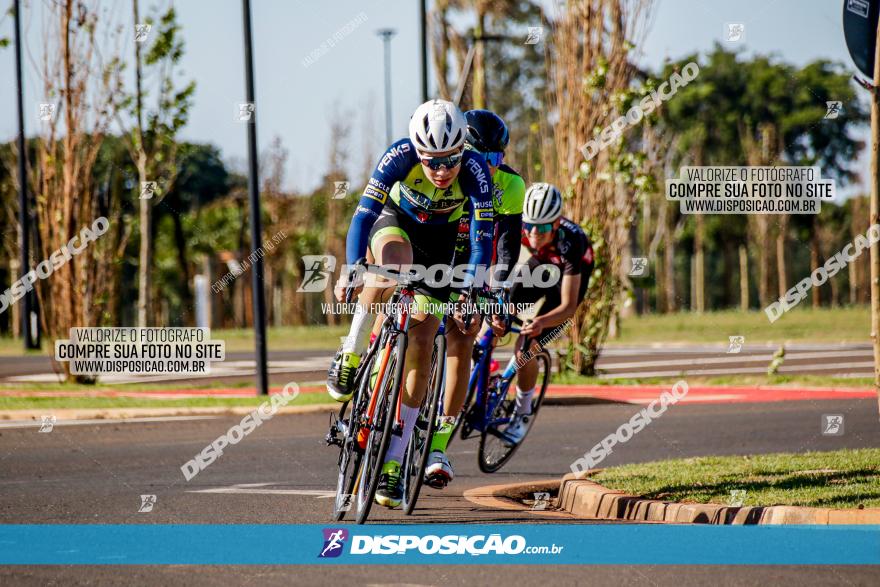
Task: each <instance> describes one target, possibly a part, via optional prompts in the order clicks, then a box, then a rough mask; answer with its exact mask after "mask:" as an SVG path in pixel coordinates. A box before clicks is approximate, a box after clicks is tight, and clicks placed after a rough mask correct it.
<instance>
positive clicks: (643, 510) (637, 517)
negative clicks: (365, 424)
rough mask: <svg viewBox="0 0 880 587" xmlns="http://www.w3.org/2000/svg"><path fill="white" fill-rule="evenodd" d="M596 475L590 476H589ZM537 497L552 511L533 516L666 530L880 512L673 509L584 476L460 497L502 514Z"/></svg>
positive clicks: (855, 517) (861, 518) (872, 518)
mask: <svg viewBox="0 0 880 587" xmlns="http://www.w3.org/2000/svg"><path fill="white" fill-rule="evenodd" d="M593 472H594V473H595V471H593ZM538 491H543V492H548V493H550V494H555V495H556V498H555V499H554V500H553V502H552V506H553V509H552V510H546V511H540V512H536V513H541V514H551V513H554V512H555V513H557V514H560V515H564V516H566V517H570V516H573V517H575V518H579V519H586V520H607V521H616V522H623V521H626V522H647V523H666V524H715V525H781V524H812V525H823V526H824V525H831V524H880V508H867V509H862V510H849V509H846V510H844V509H827V508H811V507H800V506H780V505H775V506H766V507H763V506H754V507H733V506H727V505H716V504H708V503H707V504H702V503H678V502H670V501H661V500H655V499H645V498H642V497H638V496H635V495H628V494H626V493H624V492H623V491H617V490H615V489H609V488H607V487H605V486H603V485H600V484H599V483H596V482H595V481H591V480H589V479H586V478H584V476H583V475H579V476H578V475H574V474H572V473H569V474H568V475H566V476H565V477H563V478H562V480H561V481H559V480H557V479H548V480H542V481H533V482H529V483H512V484H507V485H489V486H486V487H477V488H475V489H470V490H468V491H466V492H465V494H464V497H465V498H466V499H468V501H471V502H473V503H476V504H478V505H483V506H487V507H494V508H498V509H507V510H514V509H516V510H528V509H529V508H528V507H527V506H525V505H522V500H523V499H524V498H527V497H531V496H532V494H534V493H535V492H538Z"/></svg>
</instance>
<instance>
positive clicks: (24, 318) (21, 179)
mask: <svg viewBox="0 0 880 587" xmlns="http://www.w3.org/2000/svg"><path fill="white" fill-rule="evenodd" d="M15 81H16V84H17V86H18V87H17V92H16V93H17V96H16V102H17V106H18V141H17V143H18V222H19V224H20V226H21V234H20V237H21V268H20V271H21V275H20V278H21V279H24V276H25V275H27V273H28V272H29V271H30V270H31V260H30V253H29V252H28V251H29V245H30V214H29V212H28V190H27V147H26V144H25V143H26V141H25V138H24V79H23V78H22V72H21V2H20V0H15ZM31 295H32V294H31V292H28V293H27V294H25V296H24V298H23V299H22V300H21V303H22V308H21V335H22V338H23V339H24V348H25V350H27V349H33V348H37V347H38V345H36V344H35V342H34V338H35V337H34V336H32V332H31V312H32V309H31ZM34 332H36V330H34Z"/></svg>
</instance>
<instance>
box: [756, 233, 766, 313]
mask: <svg viewBox="0 0 880 587" xmlns="http://www.w3.org/2000/svg"><path fill="white" fill-rule="evenodd" d="M762 218H763V216H762V217H759V218H758V222H759V227H758V239H757V242H756V243H755V246H756V247H757V249H758V299H759V300H761V306H762V307H767V306H768V305H769V304H770V261H769V255H768V254H767V246H766V242H767V231H766V226H760V224H761V219H762Z"/></svg>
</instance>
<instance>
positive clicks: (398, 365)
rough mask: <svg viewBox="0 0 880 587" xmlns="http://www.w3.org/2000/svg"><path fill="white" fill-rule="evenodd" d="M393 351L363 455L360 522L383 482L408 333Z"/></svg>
mask: <svg viewBox="0 0 880 587" xmlns="http://www.w3.org/2000/svg"><path fill="white" fill-rule="evenodd" d="M390 352H391V356H390V357H389V358H388V364H387V366H386V369H385V373H384V375H383V376H382V383H381V385H380V386H379V390H378V393H379V397H378V398H377V400H376V406H375V410H374V412H373V417H372V418H371V419H370V422H369V424H368V428H369V436H368V437H367V444H366V448H365V449H364V456H363V458H362V459H361V467H360V473H359V480H358V491H357V516H356V521H357V523H358V524H363V523H364V522H366V521H367V516H369V515H370V509H371V508H372V506H373V499H374V498H375V497H376V489H377V488H378V486H379V475H380V473H381V471H382V465H383V464H384V462H385V454H386V453H387V452H388V446H389V444H390V443H391V433H392V429H393V428H394V422H395V420H396V419H397V418H396V416H397V399H398V397H399V396H400V386H401V382H402V381H403V362H404V359H405V357H406V337H405V336H401V335H398V336H397V340H396V341H395V342H394V344H393V345H392V346H391V349H390ZM377 360H379V359H377Z"/></svg>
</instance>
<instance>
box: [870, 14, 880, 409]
mask: <svg viewBox="0 0 880 587" xmlns="http://www.w3.org/2000/svg"><path fill="white" fill-rule="evenodd" d="M878 39H880V22H878V24H877V36H876V37H875V42H874V44H875V48H874V87H873V88H872V89H871V211H870V223H869V226H874V225H875V224H877V223H880V161H878V157H880V152H878V149H880V103H878V98H880V97H878V94H877V93H878V91H880V43H878V42H877V40H878ZM870 259H871V339H872V340H873V342H874V387H875V389H876V391H877V401H878V408H880V243H876V242H875V243H874V244H872V245H871V250H870Z"/></svg>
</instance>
